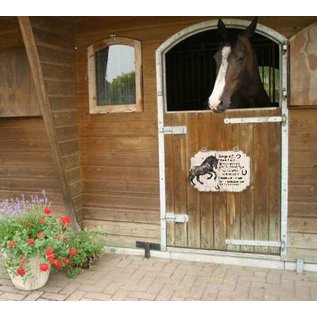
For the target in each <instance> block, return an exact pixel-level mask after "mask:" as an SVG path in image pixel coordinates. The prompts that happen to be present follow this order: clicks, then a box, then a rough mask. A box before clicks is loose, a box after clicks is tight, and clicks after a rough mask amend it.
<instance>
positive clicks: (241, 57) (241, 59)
mask: <svg viewBox="0 0 317 317" xmlns="http://www.w3.org/2000/svg"><path fill="white" fill-rule="evenodd" d="M237 60H238V62H239V63H242V62H243V61H244V56H243V55H240V56H238V58H237Z"/></svg>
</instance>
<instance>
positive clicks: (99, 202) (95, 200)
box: [83, 193, 159, 210]
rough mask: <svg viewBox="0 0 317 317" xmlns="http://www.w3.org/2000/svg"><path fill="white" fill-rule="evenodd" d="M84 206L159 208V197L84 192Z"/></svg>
mask: <svg viewBox="0 0 317 317" xmlns="http://www.w3.org/2000/svg"><path fill="white" fill-rule="evenodd" d="M83 202H84V207H90V206H91V207H111V208H133V209H141V210H143V209H146V210H159V199H158V197H157V196H156V195H145V194H142V195H132V194H129V195H122V194H110V193H103V194H86V193H85V194H84V195H83Z"/></svg>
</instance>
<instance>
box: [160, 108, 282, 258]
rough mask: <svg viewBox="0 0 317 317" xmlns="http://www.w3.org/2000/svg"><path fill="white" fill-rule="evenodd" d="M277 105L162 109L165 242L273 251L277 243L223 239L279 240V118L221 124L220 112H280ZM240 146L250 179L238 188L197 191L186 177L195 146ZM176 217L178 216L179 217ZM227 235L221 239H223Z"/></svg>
mask: <svg viewBox="0 0 317 317" xmlns="http://www.w3.org/2000/svg"><path fill="white" fill-rule="evenodd" d="M280 116H281V111H280V109H278V108H277V109H266V110H236V111H227V112H226V113H225V114H215V113H212V112H187V113H185V112H180V113H165V117H164V122H165V126H186V127H187V132H186V134H167V135H165V166H166V204H167V206H166V211H167V213H168V214H172V215H187V216H188V221H187V222H175V221H173V220H172V217H170V219H171V220H168V219H167V246H169V247H184V248H195V249H208V250H230V251H242V252H254V253H267V254H279V252H280V251H279V247H277V246H254V245H253V246H250V245H248V246H246V245H241V244H240V245H237V244H228V239H236V240H254V241H279V240H280V190H281V189H280V182H281V171H280V165H281V154H280V147H281V124H282V123H281V122H261V123H236V124H226V123H224V119H225V118H242V117H280ZM201 149H205V150H208V151H209V150H212V151H228V150H241V151H243V152H244V153H246V155H248V156H249V157H250V185H249V186H248V187H247V188H246V189H245V190H243V191H241V192H220V191H219V192H217V191H216V192H200V191H198V190H197V189H195V188H194V187H193V186H191V184H190V181H189V179H188V175H189V169H190V160H191V157H192V156H193V155H195V154H196V153H197V152H198V151H199V150H201ZM181 218H182V217H180V219H181ZM186 218H187V217H186ZM226 240H227V243H226Z"/></svg>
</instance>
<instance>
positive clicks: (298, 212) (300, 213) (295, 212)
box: [288, 201, 317, 218]
mask: <svg viewBox="0 0 317 317" xmlns="http://www.w3.org/2000/svg"><path fill="white" fill-rule="evenodd" d="M288 216H289V217H302V218H309V217H316V218H317V202H306V201H299V202H298V201H290V202H289V204H288Z"/></svg>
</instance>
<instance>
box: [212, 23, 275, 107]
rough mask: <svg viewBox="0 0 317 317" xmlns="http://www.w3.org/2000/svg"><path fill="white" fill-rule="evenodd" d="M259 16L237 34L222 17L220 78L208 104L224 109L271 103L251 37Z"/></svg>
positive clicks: (216, 54) (219, 25)
mask: <svg viewBox="0 0 317 317" xmlns="http://www.w3.org/2000/svg"><path fill="white" fill-rule="evenodd" d="M256 25H257V18H254V19H253V21H252V22H251V24H250V25H249V26H248V27H247V28H246V29H245V30H244V31H242V32H240V33H239V34H238V35H236V36H235V37H232V35H231V34H230V31H229V30H228V29H227V28H226V26H225V24H224V23H223V21H222V20H221V19H219V21H218V25H217V27H218V31H219V32H220V36H221V37H222V42H221V44H220V47H219V49H218V50H217V52H216V53H215V55H214V59H215V61H216V65H217V78H216V81H215V84H214V88H213V91H212V93H211V95H210V97H209V99H208V103H209V108H210V109H211V110H212V111H214V112H224V111H226V110H227V109H228V108H231V109H236V108H259V107H270V106H271V101H270V98H269V96H268V94H267V93H266V91H265V89H264V87H263V84H262V82H261V78H260V73H259V69H258V63H257V58H256V54H255V51H254V48H253V47H252V45H251V43H250V38H251V37H252V35H253V34H254V33H255V29H256Z"/></svg>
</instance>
